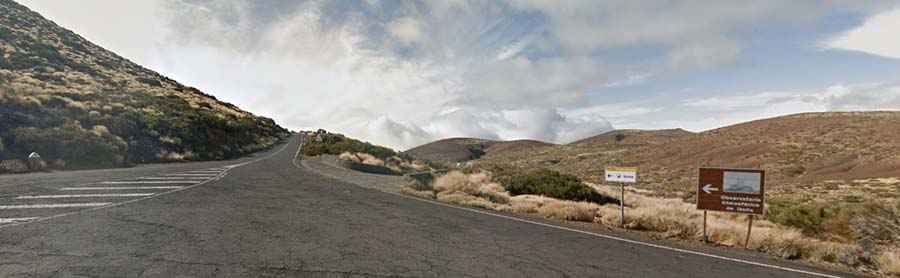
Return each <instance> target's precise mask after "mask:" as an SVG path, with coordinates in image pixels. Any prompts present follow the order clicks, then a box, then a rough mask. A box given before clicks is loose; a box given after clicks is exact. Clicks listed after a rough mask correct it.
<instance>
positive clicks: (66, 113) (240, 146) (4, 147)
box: [0, 0, 287, 168]
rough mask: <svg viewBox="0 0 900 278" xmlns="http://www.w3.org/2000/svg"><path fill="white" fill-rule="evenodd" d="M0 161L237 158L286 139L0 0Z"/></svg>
mask: <svg viewBox="0 0 900 278" xmlns="http://www.w3.org/2000/svg"><path fill="white" fill-rule="evenodd" d="M0 116H2V120H0V159H21V158H24V156H26V155H27V154H28V153H30V152H32V151H36V152H38V153H40V154H41V155H42V156H43V157H44V158H45V159H47V160H48V161H50V162H53V163H51V164H53V165H54V166H56V167H60V168H95V167H116V166H122V165H127V164H130V163H143V162H155V161H172V160H209V159H225V158H232V157H236V156H239V155H243V154H246V153H250V152H254V151H257V150H261V149H264V148H268V147H270V146H272V145H273V144H275V143H276V142H277V141H279V140H281V139H282V138H284V137H285V136H286V135H287V130H285V129H283V128H281V127H279V126H278V125H277V124H275V122H274V121H273V120H271V119H267V118H263V117H257V116H254V115H252V114H250V113H248V112H245V111H242V110H241V109H239V108H237V107H235V106H234V105H231V104H228V103H224V102H221V101H218V100H216V99H215V98H214V97H212V96H210V95H207V94H204V93H202V92H200V91H199V90H197V89H195V88H191V87H187V86H184V85H182V84H179V83H178V82H176V81H174V80H171V79H169V78H166V77H164V76H161V75H160V74H158V73H156V72H153V71H151V70H149V69H146V68H143V67H141V66H139V65H137V64H135V63H132V62H130V61H128V60H127V59H125V58H122V57H120V56H118V55H116V54H115V53H112V52H110V51H107V50H105V49H103V48H101V47H99V46H97V45H94V44H93V43H91V42H89V41H87V40H85V39H84V38H82V37H81V36H79V35H77V34H75V33H73V32H71V31H69V30H67V29H65V28H62V27H60V26H57V25H56V24H54V23H53V22H51V21H49V20H47V19H45V18H43V17H42V16H41V15H39V14H37V13H35V12H33V11H31V10H29V9H28V8H26V7H24V6H22V5H19V4H17V3H15V2H13V1H10V0H0Z"/></svg>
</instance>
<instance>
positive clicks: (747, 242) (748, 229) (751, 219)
mask: <svg viewBox="0 0 900 278" xmlns="http://www.w3.org/2000/svg"><path fill="white" fill-rule="evenodd" d="M754 216H755V215H753V214H751V215H750V221H749V222H748V224H747V239H746V240H744V249H747V248H750V231H751V229H753V217H754Z"/></svg>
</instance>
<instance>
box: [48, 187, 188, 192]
mask: <svg viewBox="0 0 900 278" xmlns="http://www.w3.org/2000/svg"><path fill="white" fill-rule="evenodd" d="M183 187H184V186H115V187H63V188H60V189H59V190H63V191H76V190H146V189H180V188H183Z"/></svg>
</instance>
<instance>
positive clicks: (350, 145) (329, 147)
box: [301, 133, 397, 160]
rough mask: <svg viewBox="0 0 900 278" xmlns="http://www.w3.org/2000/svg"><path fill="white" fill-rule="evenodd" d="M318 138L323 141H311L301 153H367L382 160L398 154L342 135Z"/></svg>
mask: <svg viewBox="0 0 900 278" xmlns="http://www.w3.org/2000/svg"><path fill="white" fill-rule="evenodd" d="M318 136H319V138H321V139H319V140H312V139H311V140H308V141H307V142H306V143H305V144H303V148H302V149H301V152H303V154H304V155H307V156H317V155H322V154H331V155H340V154H342V153H345V152H348V153H366V154H370V155H373V156H375V157H376V158H378V159H382V160H383V159H387V158H388V157H392V156H395V155H397V152H395V151H394V150H392V149H390V148H387V147H382V146H378V145H373V144H371V143H369V142H362V141H359V140H356V139H353V138H349V137H346V136H344V135H342V134H336V133H326V134H321V135H318Z"/></svg>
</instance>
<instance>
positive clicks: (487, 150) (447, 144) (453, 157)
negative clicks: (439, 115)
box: [403, 138, 553, 163]
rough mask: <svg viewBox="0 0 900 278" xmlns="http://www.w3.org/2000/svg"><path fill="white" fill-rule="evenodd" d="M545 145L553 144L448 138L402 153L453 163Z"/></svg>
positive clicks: (418, 157) (533, 141)
mask: <svg viewBox="0 0 900 278" xmlns="http://www.w3.org/2000/svg"><path fill="white" fill-rule="evenodd" d="M546 146H553V144H550V143H545V142H541V141H535V140H512V141H494V140H485V139H477V138H450V139H443V140H438V141H434V142H431V143H428V144H425V145H421V146H418V147H415V148H412V149H409V150H407V151H405V152H403V153H404V154H406V155H409V156H411V157H414V158H416V159H422V160H427V161H432V162H437V163H454V162H461V161H468V160H473V159H478V158H481V157H483V156H485V157H490V156H494V155H499V154H503V153H509V152H518V151H526V150H530V149H533V148H540V147H546Z"/></svg>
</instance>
